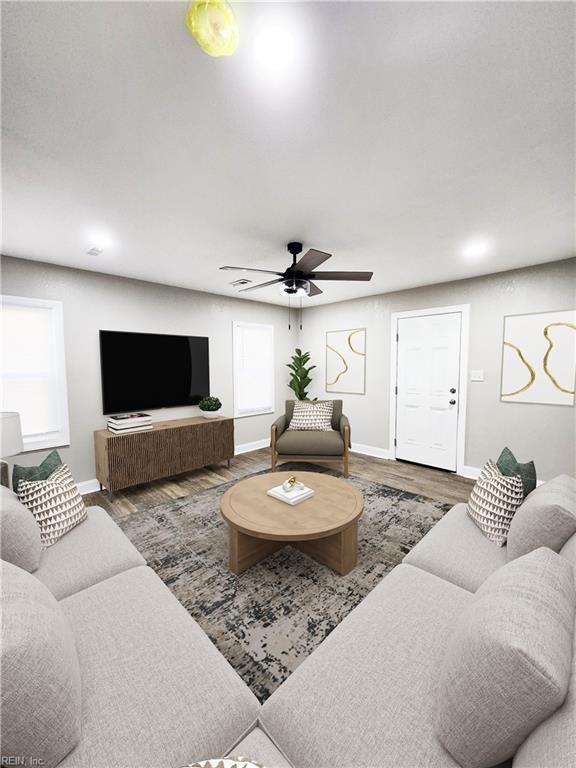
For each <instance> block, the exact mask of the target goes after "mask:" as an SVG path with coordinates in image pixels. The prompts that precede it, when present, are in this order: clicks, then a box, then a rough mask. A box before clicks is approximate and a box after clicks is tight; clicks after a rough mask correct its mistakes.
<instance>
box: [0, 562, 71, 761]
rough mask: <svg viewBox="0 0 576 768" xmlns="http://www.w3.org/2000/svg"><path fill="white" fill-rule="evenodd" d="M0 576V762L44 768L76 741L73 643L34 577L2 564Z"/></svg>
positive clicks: (59, 611) (51, 599)
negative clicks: (9, 759) (6, 759)
mask: <svg viewBox="0 0 576 768" xmlns="http://www.w3.org/2000/svg"><path fill="white" fill-rule="evenodd" d="M0 576H1V578H0V584H1V587H0V592H1V601H2V655H1V667H2V706H1V720H2V751H1V754H2V755H3V760H4V757H7V756H12V757H24V758H25V759H26V761H27V762H26V765H29V764H32V765H42V766H44V768H50V767H51V766H55V765H57V764H58V763H59V762H60V761H61V760H62V758H64V757H65V756H66V755H67V754H68V752H70V750H71V749H73V748H74V747H75V746H76V744H77V743H78V740H79V738H80V731H81V725H80V712H81V700H80V699H81V691H80V669H79V665H78V656H77V653H76V647H75V644H74V637H73V635H72V632H71V630H70V626H69V623H68V621H67V619H66V617H65V616H64V613H63V611H62V609H61V607H60V606H59V605H58V603H57V601H56V599H55V598H54V596H53V595H51V594H50V592H49V591H48V589H47V588H46V587H45V586H44V585H43V584H41V583H40V582H39V581H38V580H37V579H36V578H35V577H34V576H32V575H30V574H29V573H27V572H26V571H24V570H22V569H21V568H17V567H16V566H15V565H12V564H11V563H5V562H2V563H1V564H0ZM32 760H34V761H35V762H32ZM28 761H30V762H28Z"/></svg>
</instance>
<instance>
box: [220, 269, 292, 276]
mask: <svg viewBox="0 0 576 768" xmlns="http://www.w3.org/2000/svg"><path fill="white" fill-rule="evenodd" d="M220 269H229V270H230V269H231V270H237V271H240V272H261V273H262V274H263V275H283V274H284V273H283V272H275V271H274V270H272V269H253V268H252V267H220Z"/></svg>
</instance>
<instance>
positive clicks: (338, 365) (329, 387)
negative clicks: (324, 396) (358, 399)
mask: <svg viewBox="0 0 576 768" xmlns="http://www.w3.org/2000/svg"><path fill="white" fill-rule="evenodd" d="M325 371H326V374H325V375H326V379H325V389H326V392H328V393H330V394H332V393H334V394H346V395H365V394H366V328H348V329H346V330H341V331H326V367H325Z"/></svg>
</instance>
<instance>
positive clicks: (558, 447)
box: [300, 259, 576, 479]
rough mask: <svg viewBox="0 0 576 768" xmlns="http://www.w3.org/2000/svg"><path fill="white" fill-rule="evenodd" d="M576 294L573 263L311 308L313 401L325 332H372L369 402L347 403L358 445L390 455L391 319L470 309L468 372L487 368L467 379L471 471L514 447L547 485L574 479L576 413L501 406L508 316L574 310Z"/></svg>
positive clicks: (304, 341)
mask: <svg viewBox="0 0 576 768" xmlns="http://www.w3.org/2000/svg"><path fill="white" fill-rule="evenodd" d="M575 287H576V260H574V259H572V260H568V261H562V262H555V263H553V264H549V265H543V266H539V267H530V268H528V269H523V270H515V271H513V272H504V273H500V274H497V275H490V276H488V277H482V278H474V279H472V280H462V281H458V282H454V283H444V284H442V285H435V286H429V287H426V288H418V289H414V290H410V291H401V292H398V293H390V294H384V295H380V296H373V297H371V298H367V299H358V300H355V301H346V302H341V303H337V304H329V305H327V306H324V307H318V308H313V309H308V310H306V311H305V313H304V330H303V332H302V333H301V335H300V345H301V346H302V348H303V349H305V350H309V351H310V352H311V353H312V362H313V363H316V365H317V366H318V369H317V370H316V371H314V374H315V376H314V386H313V387H312V389H311V394H312V395H315V396H325V389H324V381H325V347H324V344H325V332H326V331H329V330H338V329H345V328H362V327H366V328H367V356H366V363H367V371H366V395H365V396H362V395H342V397H343V398H344V403H345V409H346V413H347V415H348V416H349V417H350V421H351V425H352V439H353V442H355V443H361V444H364V445H369V446H374V447H377V448H381V449H388V448H389V444H388V443H389V393H390V315H391V313H393V312H402V311H407V310H414V309H425V308H430V307H443V306H450V305H455V304H470V357H469V369H470V370H472V369H478V368H482V369H484V377H485V378H484V381H483V382H470V380H469V377H468V408H467V421H466V429H467V436H466V453H465V457H466V458H465V461H466V464H467V465H470V466H473V467H482V466H483V464H484V462H485V461H486V459H488V458H493V459H496V458H497V457H498V454H499V452H500V450H501V448H502V447H503V446H504V445H508V446H510V448H511V449H512V450H513V451H514V453H515V454H516V455H517V457H518V458H519V459H520V460H527V459H534V460H535V462H536V468H537V471H538V474H539V477H540V478H542V479H549V478H551V477H553V476H554V475H557V474H559V473H560V472H566V473H569V474H575V437H576V435H575V431H576V430H575V425H576V420H575V416H576V414H575V409H574V408H569V407H566V406H557V405H532V404H522V403H506V402H504V403H502V402H500V374H501V354H502V331H503V318H504V315H513V314H522V313H527V312H546V311H548V310H555V309H572V308H574V307H575V306H576V296H575Z"/></svg>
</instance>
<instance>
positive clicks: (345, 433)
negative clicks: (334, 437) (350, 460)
mask: <svg viewBox="0 0 576 768" xmlns="http://www.w3.org/2000/svg"><path fill="white" fill-rule="evenodd" d="M340 434H341V435H342V438H343V439H344V445H346V446H347V447H348V448H350V447H351V446H352V441H351V439H350V422H349V421H348V417H347V416H344V414H342V416H341V417H340Z"/></svg>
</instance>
